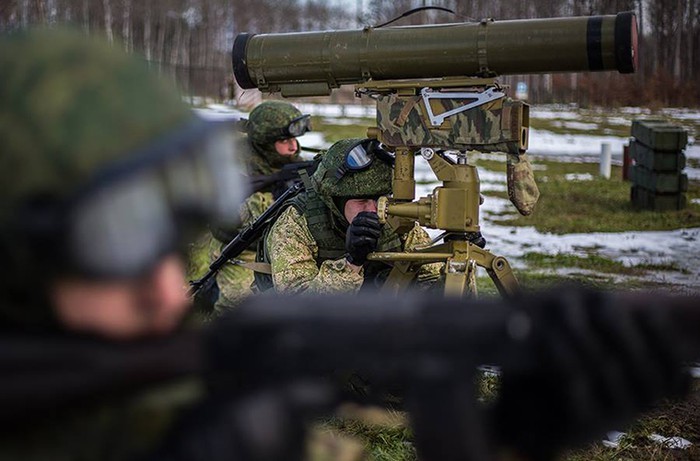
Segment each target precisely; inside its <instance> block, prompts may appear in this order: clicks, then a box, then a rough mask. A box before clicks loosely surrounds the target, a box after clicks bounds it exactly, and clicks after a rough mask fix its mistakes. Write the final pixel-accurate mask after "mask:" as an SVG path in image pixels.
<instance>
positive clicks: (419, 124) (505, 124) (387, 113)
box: [377, 94, 526, 153]
mask: <svg viewBox="0 0 700 461" xmlns="http://www.w3.org/2000/svg"><path fill="white" fill-rule="evenodd" d="M464 104H465V101H464V100H461V99H433V100H431V108H432V111H433V113H434V114H441V113H443V112H447V111H449V110H452V109H455V108H458V107H460V106H463V105H464ZM525 106H526V104H523V103H522V102H520V101H514V100H512V99H510V98H501V99H497V100H495V101H492V102H490V103H487V104H484V105H482V106H479V107H475V108H472V109H469V110H466V111H464V112H459V113H457V114H454V115H451V116H449V117H447V118H446V119H445V121H444V122H443V123H442V124H441V125H440V126H438V127H434V126H432V124H431V123H430V119H429V118H428V114H427V112H426V109H425V106H424V104H423V100H422V98H421V97H420V96H403V95H401V96H399V95H396V94H388V95H381V96H379V98H378V99H377V126H378V128H379V131H380V135H379V140H380V141H381V142H383V143H384V144H386V145H387V146H392V147H398V146H407V147H435V148H448V149H460V150H466V149H476V150H479V151H482V152H512V153H518V152H519V151H520V150H522V148H524V147H525V146H521V145H520V141H521V127H522V124H523V112H524V107H525Z"/></svg>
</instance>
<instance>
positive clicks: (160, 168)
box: [59, 120, 246, 278]
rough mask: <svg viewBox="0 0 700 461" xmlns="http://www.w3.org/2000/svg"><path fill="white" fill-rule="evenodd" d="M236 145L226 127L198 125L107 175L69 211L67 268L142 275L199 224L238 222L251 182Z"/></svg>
mask: <svg viewBox="0 0 700 461" xmlns="http://www.w3.org/2000/svg"><path fill="white" fill-rule="evenodd" d="M232 145H233V142H232V140H231V138H230V130H228V129H226V127H225V126H224V125H222V124H221V123H220V122H219V123H217V122H204V121H203V120H195V121H194V122H191V123H190V124H188V126H186V127H185V128H184V129H181V130H178V131H176V132H174V133H173V134H171V135H170V136H166V137H165V138H162V139H160V140H159V141H158V142H156V143H154V144H153V145H150V146H147V147H146V148H144V149H141V150H140V151H138V152H132V153H131V154H130V155H129V156H128V158H127V161H126V162H121V163H119V164H117V165H112V167H111V168H108V169H106V170H103V171H102V172H101V174H99V175H98V176H97V177H96V178H95V181H92V182H91V183H90V185H89V186H88V187H85V188H83V189H81V191H80V193H79V194H77V195H76V196H75V197H74V199H73V200H71V201H70V202H68V204H67V206H66V208H65V209H64V211H65V221H64V224H63V227H64V229H63V238H64V239H65V242H64V248H65V251H66V253H67V254H64V255H63V257H64V258H65V260H64V261H61V262H59V264H61V267H64V264H65V265H66V266H67V267H65V269H66V270H68V271H70V272H72V273H75V274H78V275H81V276H88V277H103V278H119V277H132V276H137V275H140V274H142V273H144V272H145V271H147V270H148V269H150V268H152V267H153V265H154V264H155V263H157V262H158V261H159V260H160V258H161V257H162V256H163V255H165V254H167V253H170V252H172V251H174V250H176V249H177V248H178V246H179V244H180V243H182V241H183V240H184V239H185V238H187V236H186V235H183V232H184V231H186V230H187V228H188V226H189V227H190V228H192V227H193V226H192V225H193V224H196V223H197V221H202V222H201V223H202V224H203V223H204V222H207V221H208V222H212V221H215V222H224V223H235V222H236V221H237V219H238V208H239V205H240V202H241V201H242V200H243V199H244V198H245V196H246V187H245V184H246V182H245V180H244V178H243V177H242V176H241V174H240V168H239V165H238V163H237V161H236V159H235V157H234V155H233V154H232V152H231V146H232ZM205 220H206V221H205ZM184 233H185V234H186V232H184Z"/></svg>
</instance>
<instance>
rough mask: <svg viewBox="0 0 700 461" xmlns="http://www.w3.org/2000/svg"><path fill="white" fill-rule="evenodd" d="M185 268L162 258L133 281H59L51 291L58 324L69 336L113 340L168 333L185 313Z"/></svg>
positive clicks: (175, 257) (168, 258)
mask: <svg viewBox="0 0 700 461" xmlns="http://www.w3.org/2000/svg"><path fill="white" fill-rule="evenodd" d="M185 286H186V285H185V278H184V268H183V264H182V262H181V260H180V258H178V257H177V256H169V257H166V258H164V259H163V260H162V261H161V262H160V263H159V264H158V265H157V266H156V267H154V269H153V270H152V271H151V272H150V273H148V274H147V275H145V276H143V277H141V278H138V279H134V280H120V281H92V280H82V279H62V280H57V281H56V282H55V283H54V285H53V287H52V289H51V290H50V296H51V302H52V306H53V308H54V311H55V313H56V316H57V318H58V320H59V322H60V323H61V324H62V325H63V326H64V327H65V328H66V329H68V330H70V331H77V332H84V333H92V334H97V335H100V336H105V337H108V338H112V339H133V338H139V337H146V336H154V335H160V334H165V333H169V332H172V331H173V330H174V329H175V328H176V327H177V326H178V325H179V324H180V322H181V320H182V318H183V316H184V314H185V313H186V312H187V309H188V308H189V301H188V298H187V293H186V288H185Z"/></svg>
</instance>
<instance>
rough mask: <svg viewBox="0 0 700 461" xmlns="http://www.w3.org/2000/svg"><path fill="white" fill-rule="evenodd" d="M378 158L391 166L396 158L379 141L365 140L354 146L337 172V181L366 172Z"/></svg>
mask: <svg viewBox="0 0 700 461" xmlns="http://www.w3.org/2000/svg"><path fill="white" fill-rule="evenodd" d="M375 158H378V159H380V160H382V161H384V162H386V163H388V164H390V165H393V163H394V156H393V155H392V154H391V153H390V152H388V151H387V150H385V149H384V148H383V147H382V146H381V144H380V143H379V141H377V140H375V139H364V140H362V141H359V142H358V143H357V144H355V146H353V147H352V148H351V149H350V150H349V151H348V153H347V154H345V159H343V164H342V165H340V166H339V167H338V169H337V170H336V172H335V177H336V179H341V178H342V177H343V176H345V175H346V174H348V173H349V172H350V173H356V172H359V171H363V170H366V169H367V168H369V167H370V165H372V162H374V159H375Z"/></svg>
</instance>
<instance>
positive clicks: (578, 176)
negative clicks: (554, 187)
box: [564, 173, 593, 181]
mask: <svg viewBox="0 0 700 461" xmlns="http://www.w3.org/2000/svg"><path fill="white" fill-rule="evenodd" d="M564 178H565V179H566V180H567V181H593V175H592V174H590V173H569V174H567V175H564Z"/></svg>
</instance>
